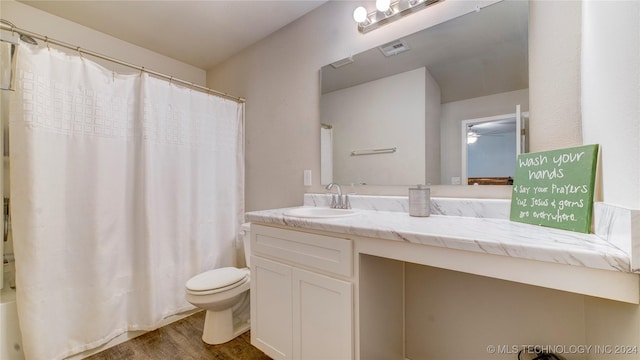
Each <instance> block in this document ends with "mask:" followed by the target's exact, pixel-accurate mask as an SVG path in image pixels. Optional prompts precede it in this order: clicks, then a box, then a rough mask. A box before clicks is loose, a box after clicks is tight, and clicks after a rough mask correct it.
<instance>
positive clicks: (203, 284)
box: [186, 267, 248, 291]
mask: <svg viewBox="0 0 640 360" xmlns="http://www.w3.org/2000/svg"><path fill="white" fill-rule="evenodd" d="M247 276H248V273H247V271H246V269H244V270H241V269H238V268H235V267H224V268H219V269H214V270H209V271H205V272H203V273H202V274H198V275H196V276H194V277H192V278H191V279H189V281H187V284H186V287H187V289H188V290H191V291H206V290H215V289H219V288H222V287H225V286H229V285H232V284H235V283H237V282H240V281H241V280H243V279H244V278H246V277H247Z"/></svg>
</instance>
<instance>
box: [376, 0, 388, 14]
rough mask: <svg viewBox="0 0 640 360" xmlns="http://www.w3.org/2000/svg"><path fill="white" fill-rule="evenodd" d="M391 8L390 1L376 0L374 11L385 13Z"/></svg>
mask: <svg viewBox="0 0 640 360" xmlns="http://www.w3.org/2000/svg"><path fill="white" fill-rule="evenodd" d="M390 6H391V0H376V9H378V11H380V12H383V13H386V12H387V11H389V7H390Z"/></svg>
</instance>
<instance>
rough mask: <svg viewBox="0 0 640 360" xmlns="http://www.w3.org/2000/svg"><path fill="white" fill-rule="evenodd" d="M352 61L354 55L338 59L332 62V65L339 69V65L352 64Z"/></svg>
mask: <svg viewBox="0 0 640 360" xmlns="http://www.w3.org/2000/svg"><path fill="white" fill-rule="evenodd" d="M352 62H353V55H352V56H349V57H347V58H344V59H342V60H338V61H336V62H334V63H331V66H332V67H333V68H334V69H337V68H339V67H343V66H345V65H349V64H351V63H352Z"/></svg>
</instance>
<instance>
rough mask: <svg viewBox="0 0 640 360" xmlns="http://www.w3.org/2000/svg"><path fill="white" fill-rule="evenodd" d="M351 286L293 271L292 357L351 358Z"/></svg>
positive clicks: (343, 282) (340, 281)
mask: <svg viewBox="0 0 640 360" xmlns="http://www.w3.org/2000/svg"><path fill="white" fill-rule="evenodd" d="M351 288H352V287H351V283H348V282H346V281H342V280H338V279H334V278H330V277H328V276H324V275H319V274H316V273H312V272H309V271H305V270H300V269H297V268H294V269H293V357H294V358H295V359H304V360H308V359H322V360H332V359H336V360H345V359H352V358H353V339H352V336H353V335H352V334H353V331H352V330H353V325H352V324H353V319H352V313H353V312H352V310H351V309H352V290H351Z"/></svg>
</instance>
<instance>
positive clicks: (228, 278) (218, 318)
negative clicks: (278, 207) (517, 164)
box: [185, 224, 251, 345]
mask: <svg viewBox="0 0 640 360" xmlns="http://www.w3.org/2000/svg"><path fill="white" fill-rule="evenodd" d="M240 228H241V234H242V240H243V243H244V257H245V260H246V262H247V268H243V269H238V268H234V267H225V268H219V269H214V270H209V271H206V272H203V273H201V274H198V275H196V276H194V277H192V278H191V279H189V281H187V284H186V286H185V287H186V300H187V301H188V302H190V303H191V304H192V305H194V306H197V307H199V308H201V309H204V310H206V311H207V314H206V316H205V320H204V329H203V330H202V341H204V342H205V343H207V344H211V345H216V344H222V343H225V342H227V341H230V340H232V339H233V338H235V337H236V336H238V335H240V334H242V333H244V332H246V331H247V330H249V327H250V322H249V320H250V319H249V314H250V307H249V279H250V276H249V268H248V266H249V257H250V254H251V251H250V238H251V237H250V233H249V224H242V226H241V227H240Z"/></svg>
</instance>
